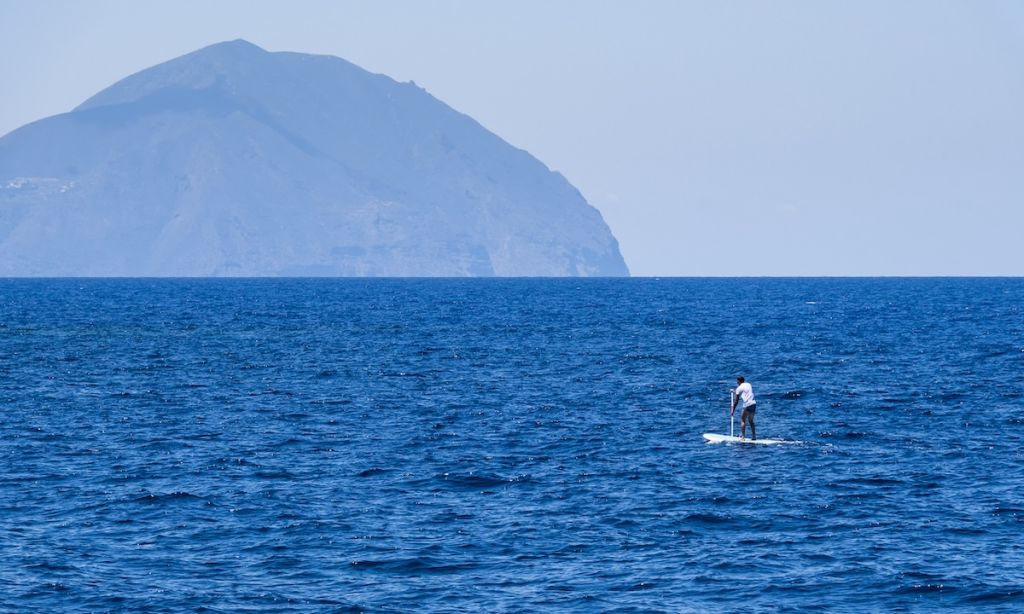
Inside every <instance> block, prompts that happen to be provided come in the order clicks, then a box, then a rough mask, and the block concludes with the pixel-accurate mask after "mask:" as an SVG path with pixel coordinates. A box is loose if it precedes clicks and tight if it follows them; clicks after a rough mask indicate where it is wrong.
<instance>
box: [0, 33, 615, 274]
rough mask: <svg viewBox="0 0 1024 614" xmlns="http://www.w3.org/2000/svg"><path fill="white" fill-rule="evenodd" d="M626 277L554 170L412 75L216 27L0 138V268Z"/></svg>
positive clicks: (599, 223)
mask: <svg viewBox="0 0 1024 614" xmlns="http://www.w3.org/2000/svg"><path fill="white" fill-rule="evenodd" d="M282 275H285V276H495V275H496V276H624V275H628V270H627V268H626V265H625V262H624V261H623V258H622V255H621V254H620V252H619V248H618V243H617V242H616V240H615V238H614V237H613V236H612V234H611V232H610V230H609V229H608V226H607V225H606V224H605V223H604V220H603V219H602V217H601V214H600V213H599V212H598V211H597V210H596V209H595V208H593V207H591V206H590V205H589V204H588V203H587V202H586V200H585V199H584V198H583V197H582V195H581V194H580V193H579V192H578V191H577V190H576V189H575V188H574V187H573V186H572V185H571V184H569V182H568V181H566V179H565V178H564V177H562V176H561V175H560V174H558V173H556V172H552V171H551V170H550V169H548V168H547V167H546V166H545V165H544V164H542V163H541V162H540V161H538V160H537V159H536V158H534V157H533V156H531V155H530V154H529V153H527V152H525V151H523V150H520V149H517V148H515V147H513V146H511V145H509V144H508V143H506V142H505V141H503V140H502V139H501V138H499V137H497V136H496V135H494V134H493V133H491V132H489V131H487V130H486V129H485V128H483V127H482V126H481V125H480V124H478V123H477V122H476V121H474V120H473V119H471V118H470V117H467V116H466V115H463V114H461V113H458V112H457V111H455V110H453V109H451V108H450V107H448V106H447V105H445V104H444V103H442V102H441V101H439V100H437V99H436V98H434V97H433V96H431V95H430V94H428V93H427V92H426V91H424V90H423V89H421V88H420V87H417V86H416V85H415V84H413V83H398V82H396V81H394V80H392V79H390V78H389V77H386V76H383V75H377V74H372V73H369V72H367V71H365V70H363V69H361V68H359V67H357V66H355V65H353V64H351V63H349V62H346V61H345V60H342V59H340V58H336V57H329V56H315V55H307V54H300V53H270V52H267V51H264V50H263V49H260V48H259V47H257V46H255V45H252V44H251V43H248V42H245V41H241V40H239V41H232V42H226V43H220V44H216V45H212V46H210V47H206V48H204V49H200V50H198V51H195V52H193V53H190V54H188V55H185V56H182V57H179V58H176V59H173V60H170V61H168V62H165V63H163V64H160V65H157V66H154V67H152V68H149V69H146V70H143V71H141V72H139V73H137V74H134V75H132V76H129V77H127V78H125V79H124V80H122V81H120V82H118V83H116V84H114V85H113V86H111V87H109V88H108V89H106V90H103V91H102V92H100V93H98V94H96V95H95V96H93V97H92V98H90V99H89V100H87V101H85V102H84V103H83V104H81V105H80V106H79V107H77V108H76V109H74V110H73V111H71V112H69V113H65V114H62V115H57V116H54V117H49V118H46V119H43V120H40V121H37V122H34V123H32V124H29V125H26V126H23V127H22V128H19V129H18V130H15V131H14V132H11V133H10V134H8V135H6V136H4V137H3V138H2V139H0V276H282Z"/></svg>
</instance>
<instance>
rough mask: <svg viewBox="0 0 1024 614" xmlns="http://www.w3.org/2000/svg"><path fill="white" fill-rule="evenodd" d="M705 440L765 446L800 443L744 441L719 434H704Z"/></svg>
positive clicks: (778, 440)
mask: <svg viewBox="0 0 1024 614" xmlns="http://www.w3.org/2000/svg"><path fill="white" fill-rule="evenodd" d="M704 439H707V440H708V443H752V444H761V445H765V446H770V445H774V444H780V443H799V442H797V441H786V440H784V439H744V438H740V437H733V436H731V435H719V434H718V433H704Z"/></svg>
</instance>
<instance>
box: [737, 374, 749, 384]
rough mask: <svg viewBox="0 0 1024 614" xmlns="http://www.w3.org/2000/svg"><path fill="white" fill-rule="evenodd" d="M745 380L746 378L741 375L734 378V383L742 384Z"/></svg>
mask: <svg viewBox="0 0 1024 614" xmlns="http://www.w3.org/2000/svg"><path fill="white" fill-rule="evenodd" d="M745 381H747V380H745V379H743V376H742V375H741V376H739V377H737V378H736V383H737V384H742V383H743V382H745Z"/></svg>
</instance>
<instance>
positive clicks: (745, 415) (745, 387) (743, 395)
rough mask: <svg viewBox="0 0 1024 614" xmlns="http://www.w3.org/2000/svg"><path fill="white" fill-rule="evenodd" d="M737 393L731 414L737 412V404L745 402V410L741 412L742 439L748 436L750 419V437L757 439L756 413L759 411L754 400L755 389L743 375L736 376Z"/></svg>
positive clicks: (734, 396)
mask: <svg viewBox="0 0 1024 614" xmlns="http://www.w3.org/2000/svg"><path fill="white" fill-rule="evenodd" d="M736 383H737V384H738V385H737V386H736V394H734V395H733V397H732V411H730V412H729V415H730V416H732V415H733V414H735V413H736V406H737V405H739V403H740V401H742V402H743V411H741V412H740V439H743V438H744V437H746V436H747V421H748V420H749V421H750V438H751V439H755V440H756V439H757V431H756V430H755V428H754V414H755V413H756V412H757V401H755V400H754V389H753V388H751V386H750V384H749V383H748V382H747V380H745V379H743V376H742V375H741V376H739V377H737V378H736Z"/></svg>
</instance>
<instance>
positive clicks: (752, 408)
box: [740, 403, 757, 416]
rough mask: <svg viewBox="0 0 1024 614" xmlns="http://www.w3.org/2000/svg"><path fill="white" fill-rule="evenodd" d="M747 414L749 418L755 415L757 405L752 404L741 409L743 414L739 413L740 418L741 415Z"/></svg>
mask: <svg viewBox="0 0 1024 614" xmlns="http://www.w3.org/2000/svg"><path fill="white" fill-rule="evenodd" d="M747 412H750V415H751V416H753V415H754V414H756V413H757V403H754V404H753V405H751V406H750V407H744V408H743V413H741V414H740V416H742V415H743V414H745V413H747Z"/></svg>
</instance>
